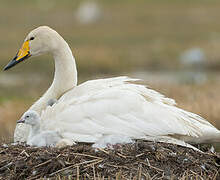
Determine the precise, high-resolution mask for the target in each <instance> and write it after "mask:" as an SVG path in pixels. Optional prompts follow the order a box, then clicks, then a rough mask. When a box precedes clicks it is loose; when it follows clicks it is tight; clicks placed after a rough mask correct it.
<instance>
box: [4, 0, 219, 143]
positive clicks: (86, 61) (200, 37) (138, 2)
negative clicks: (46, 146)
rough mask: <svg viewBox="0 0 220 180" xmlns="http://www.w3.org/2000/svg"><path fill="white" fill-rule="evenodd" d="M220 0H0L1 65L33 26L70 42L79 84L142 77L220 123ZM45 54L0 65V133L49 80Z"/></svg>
mask: <svg viewBox="0 0 220 180" xmlns="http://www.w3.org/2000/svg"><path fill="white" fill-rule="evenodd" d="M219 9H220V1H218V0H187V1H186V0H169V1H164V0H157V1H155V0H126V1H125V0H99V1H98V0H96V1H95V0H74V1H73V0H63V1H60V0H35V1H29V0H20V1H14V0H0V68H1V69H3V67H4V66H5V65H6V64H7V63H8V62H9V61H10V60H11V59H12V58H13V57H14V56H15V54H16V52H17V51H18V49H19V48H20V46H21V44H22V42H23V40H24V38H25V36H26V35H27V33H29V32H30V31H31V30H32V29H34V28H36V27H38V26H40V25H48V26H50V27H52V28H54V29H55V30H56V31H57V32H59V33H60V34H61V35H62V36H63V37H64V39H66V41H67V42H68V43H69V45H70V47H71V48H72V51H73V54H74V56H75V58H76V61H77V67H78V78H79V83H81V82H84V81H86V80H89V79H95V78H104V77H112V76H118V75H128V76H131V77H134V78H141V79H143V80H144V82H145V83H146V84H147V85H148V87H150V88H153V89H155V90H157V91H159V92H161V93H163V94H165V95H166V96H168V97H171V98H174V99H175V100H176V101H177V104H178V106H179V107H181V108H183V109H186V110H188V111H192V112H194V113H197V114H199V115H201V116H203V117H204V118H206V119H207V120H208V121H210V122H211V123H212V124H213V125H215V126H216V127H218V128H220V116H219V114H220V113H219V112H220V94H219V91H220V81H219V80H220V11H219ZM53 71H54V67H53V60H52V57H51V56H50V55H43V56H40V57H34V58H31V59H28V60H27V61H25V62H23V63H21V64H19V65H17V66H16V67H14V68H12V69H11V70H9V71H6V72H3V71H0V139H1V141H10V140H11V137H12V135H13V131H14V128H15V124H16V120H17V119H19V118H20V116H21V115H22V113H23V112H24V111H26V110H27V109H28V107H30V105H31V104H33V102H34V101H36V100H37V99H38V98H39V97H40V96H41V95H42V94H43V92H44V91H46V90H47V88H48V87H49V86H50V83H51V82H52V79H53Z"/></svg>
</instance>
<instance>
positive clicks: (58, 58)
mask: <svg viewBox="0 0 220 180" xmlns="http://www.w3.org/2000/svg"><path fill="white" fill-rule="evenodd" d="M31 37H35V39H34V40H33V41H30V42H29V48H30V54H31V55H32V56H37V55H40V54H43V53H45V52H49V53H51V54H52V55H53V57H54V59H55V76H54V81H53V83H52V85H51V87H50V88H49V89H48V91H47V92H46V93H45V94H44V95H43V96H42V97H41V98H40V99H39V100H38V101H37V102H36V103H35V104H34V105H32V107H31V108H30V109H31V110H35V111H37V112H38V113H41V118H42V119H43V121H42V123H43V125H42V127H44V129H45V130H56V131H59V132H60V133H61V134H62V136H63V137H65V138H69V139H73V140H74V141H80V142H97V141H99V140H100V139H102V138H104V137H105V136H106V137H107V136H109V135H116V136H126V137H129V138H132V139H148V140H154V141H166V142H170V143H175V144H181V145H184V146H186V145H187V144H186V143H185V142H192V143H205V142H208V143H210V142H220V131H219V130H218V129H216V128H215V127H214V126H213V125H211V124H210V123H209V122H208V121H206V120H205V119H203V118H202V117H200V116H198V115H196V114H193V113H191V112H187V111H184V110H182V109H180V108H178V107H176V106H175V101H174V100H173V99H169V98H166V97H164V96H163V95H161V94H160V93H158V92H156V91H154V90H152V89H149V88H147V87H146V86H144V85H140V84H136V81H137V79H132V78H129V77H116V78H108V79H98V80H91V81H87V82H85V83H83V84H81V85H78V86H77V70H76V65H75V59H74V57H73V56H72V52H71V50H70V48H69V46H68V44H67V43H66V42H65V40H64V39H63V38H62V37H61V36H60V35H59V34H58V33H57V32H56V31H54V30H52V29H51V28H49V27H45V26H43V27H39V28H37V29H35V30H33V31H32V32H31V33H29V34H28V36H27V37H26V39H25V41H27V40H29V39H30V38H31ZM50 99H57V100H58V101H57V102H56V103H55V104H53V106H47V102H48V101H49V100H50ZM26 134H28V129H27V127H24V126H22V127H20V126H17V128H16V131H15V141H24V140H26V137H27V135H26Z"/></svg>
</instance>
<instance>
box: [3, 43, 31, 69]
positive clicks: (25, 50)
mask: <svg viewBox="0 0 220 180" xmlns="http://www.w3.org/2000/svg"><path fill="white" fill-rule="evenodd" d="M30 56H31V54H30V47H29V40H27V41H25V42H24V43H23V45H22V47H21V49H19V51H18V53H17V54H16V56H15V57H14V59H12V60H11V61H10V62H9V63H8V64H7V65H6V66H5V67H4V71H6V70H8V69H10V68H11V67H13V66H15V65H16V64H18V63H20V62H22V61H24V60H25V59H27V58H29V57H30Z"/></svg>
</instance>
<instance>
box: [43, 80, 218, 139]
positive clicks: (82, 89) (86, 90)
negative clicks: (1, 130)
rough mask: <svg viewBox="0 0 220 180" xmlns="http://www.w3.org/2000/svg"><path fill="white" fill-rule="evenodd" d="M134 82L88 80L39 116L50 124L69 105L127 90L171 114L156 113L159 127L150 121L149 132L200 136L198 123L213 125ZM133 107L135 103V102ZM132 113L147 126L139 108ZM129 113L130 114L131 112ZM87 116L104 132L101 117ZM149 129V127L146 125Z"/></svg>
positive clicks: (99, 98)
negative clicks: (163, 115) (164, 117)
mask: <svg viewBox="0 0 220 180" xmlns="http://www.w3.org/2000/svg"><path fill="white" fill-rule="evenodd" d="M136 81H139V79H132V78H129V77H126V76H122V77H117V78H108V79H99V80H92V81H87V82H85V83H83V84H81V85H79V86H77V87H75V88H74V89H73V90H71V91H70V92H68V93H66V94H65V95H64V96H63V97H61V98H60V99H59V100H58V103H56V104H54V105H53V106H52V107H50V106H49V107H47V108H46V110H45V111H44V112H43V113H42V119H44V122H43V123H48V122H51V123H52V122H53V119H54V118H56V116H57V117H58V116H59V114H60V113H61V112H64V111H67V109H69V108H71V106H74V105H79V104H83V103H89V102H92V103H96V102H100V100H105V99H110V100H111V99H115V98H116V95H117V92H120V91H121V92H122V91H123V92H125V94H126V92H131V94H132V93H133V94H134V96H135V97H136V98H137V101H138V102H140V103H148V104H149V103H150V104H151V103H152V106H151V105H150V107H152V108H154V109H152V110H153V111H157V110H160V109H162V110H163V112H165V115H166V113H167V117H168V118H169V117H172V118H170V119H164V120H163V117H160V116H156V119H157V120H156V121H157V122H155V123H157V124H158V127H159V128H158V130H156V129H157V127H156V126H155V123H153V126H152V128H153V129H152V132H155V134H156V135H157V134H159V133H160V132H162V131H163V132H164V134H159V135H162V136H163V135H175V134H177V135H182V136H190V137H200V136H202V133H203V130H202V129H200V123H201V124H203V125H204V126H207V127H210V128H215V127H214V126H212V125H211V124H210V123H209V122H208V121H206V120H205V119H203V118H202V117H200V116H198V115H196V114H194V113H190V112H187V111H184V110H182V109H180V108H178V107H176V106H175V105H176V103H175V101H174V100H173V99H170V98H166V97H165V96H164V95H162V94H160V93H158V92H156V91H154V90H152V89H149V88H147V87H146V86H144V85H141V84H135V83H134V82H136ZM127 94H128V96H129V94H130V93H127ZM141 97H142V98H141ZM118 98H120V97H118ZM125 102H126V101H125ZM125 102H124V103H125ZM122 103H123V102H122ZM99 105H100V104H99ZM133 106H135V104H134V105H133ZM146 107H147V106H146ZM148 111H149V110H146V112H147V113H149V112H148ZM69 113H70V112H69ZM106 113H111V112H106ZM128 113H130V112H128ZM135 113H136V114H135V115H134V116H133V119H135V118H136V121H137V122H136V123H138V122H140V124H141V123H145V125H147V126H148V123H149V122H148V120H147V121H146V122H144V121H145V120H144V117H142V118H139V119H138V118H137V117H138V113H139V110H138V109H136V112H135ZM155 113H157V112H155ZM158 113H160V112H158ZM130 114H131V115H132V112H131V113H130ZM104 115H106V114H103V116H104ZM109 115H111V116H112V114H109ZM73 116H74V114H73ZM107 116H108V114H107ZM111 116H109V117H111ZM72 118H74V117H72ZM88 118H90V120H89V121H90V122H91V123H92V124H91V125H94V127H96V128H97V129H100V132H101V130H103V128H104V129H105V131H107V129H106V127H104V126H102V125H98V124H97V123H98V121H100V119H95V117H88ZM114 118H115V120H116V121H117V122H119V121H121V123H122V124H123V123H124V122H126V121H127V119H126V118H125V119H123V118H124V117H122V116H120V114H118V115H117V114H116V115H114V116H112V119H114ZM120 118H121V119H120ZM148 118H149V117H148ZM108 119H109V121H111V118H108ZM162 121H163V124H162V125H161V124H160V122H162ZM76 123H78V122H76ZM113 123H114V120H113ZM82 124H83V123H82ZM128 124H129V123H128ZM76 125H77V124H76ZM83 125H85V126H86V124H83ZM149 125H150V123H149ZM65 126H66V127H67V128H69V127H68V123H66V125H65ZM73 126H74V124H73ZM124 126H125V124H124ZM143 126H144V124H143ZM169 126H170V127H169ZM204 126H203V127H204ZM51 127H53V126H51ZM149 128H151V127H150V126H149ZM160 128H162V129H160ZM128 129H129V126H128ZM132 129H133V130H134V131H133V130H132ZM135 129H136V128H135V127H134V126H133V128H132V127H130V130H131V132H133V134H135ZM136 130H138V129H136ZM143 130H144V129H143ZM154 130H155V131H154ZM157 132H158V133H157ZM73 133H74V132H73ZM142 133H143V134H142V136H144V131H143V132H142Z"/></svg>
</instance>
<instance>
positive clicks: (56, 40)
mask: <svg viewBox="0 0 220 180" xmlns="http://www.w3.org/2000/svg"><path fill="white" fill-rule="evenodd" d="M61 39H63V38H62V37H61V36H60V35H59V34H58V33H57V32H56V31H55V30H53V29H51V28H50V27H48V26H40V27H38V28H36V29H34V30H32V31H31V32H30V33H29V34H28V35H27V36H26V38H25V40H24V43H23V44H22V46H21V48H20V49H19V51H18V53H17V54H16V56H15V58H14V59H13V60H11V61H10V62H9V63H8V64H7V65H6V66H5V68H4V70H7V69H10V68H11V67H13V66H15V65H16V64H18V63H20V62H22V61H24V60H25V59H28V58H29V57H31V56H39V55H41V54H45V53H48V52H55V51H57V50H59V49H60V46H61V45H62V42H65V41H62V40H61Z"/></svg>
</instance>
